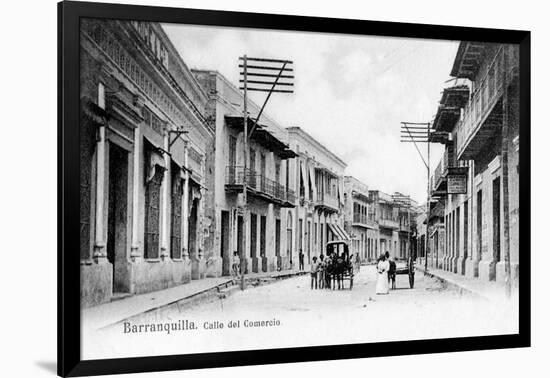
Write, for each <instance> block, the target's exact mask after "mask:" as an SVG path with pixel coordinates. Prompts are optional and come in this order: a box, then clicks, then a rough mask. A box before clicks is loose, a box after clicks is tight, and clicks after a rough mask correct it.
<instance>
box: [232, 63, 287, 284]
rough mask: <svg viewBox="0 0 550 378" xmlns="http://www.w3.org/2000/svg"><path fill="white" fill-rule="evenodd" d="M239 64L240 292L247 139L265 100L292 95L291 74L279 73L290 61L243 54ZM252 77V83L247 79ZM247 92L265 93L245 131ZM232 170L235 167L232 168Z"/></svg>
mask: <svg viewBox="0 0 550 378" xmlns="http://www.w3.org/2000/svg"><path fill="white" fill-rule="evenodd" d="M239 60H240V61H241V64H239V68H242V71H241V72H240V77H241V79H240V80H239V82H240V83H242V87H240V88H239V89H241V90H242V91H243V101H244V104H243V131H244V132H243V148H244V154H243V156H244V164H243V181H242V184H243V195H242V200H243V202H242V212H243V244H244V245H242V246H241V253H240V256H239V258H240V260H241V290H244V289H245V277H244V275H245V269H246V246H247V240H248V231H249V227H248V218H249V214H248V193H247V191H248V176H249V175H254V174H255V172H248V163H249V159H250V157H249V156H250V148H249V139H250V138H251V136H252V135H253V133H254V130H255V129H256V128H257V127H258V121H259V120H260V117H261V116H262V113H263V111H264V109H265V106H266V105H267V102H268V101H269V98H270V97H271V95H272V94H273V93H274V92H277V93H294V90H293V89H288V88H289V87H290V88H292V87H293V86H294V83H293V81H292V80H289V79H294V76H293V75H283V73H289V72H293V68H291V67H290V65H292V61H290V60H281V59H264V58H251V57H248V56H247V55H246V54H245V55H244V56H242V57H240V58H239ZM249 61H252V62H253V64H252V65H249V64H248V62H249ZM254 62H260V63H259V64H261V65H256V63H254ZM249 77H252V80H249ZM281 79H283V80H281ZM248 91H258V92H268V94H267V96H266V99H265V101H264V103H263V105H262V107H261V108H260V111H259V112H258V114H257V115H256V117H254V120H253V121H252V122H253V123H252V126H251V127H250V131H249V130H248V126H249V121H251V117H249V116H248ZM235 168H236V167H235ZM234 174H235V175H236V176H237V177H238V170H237V169H235V173H234Z"/></svg>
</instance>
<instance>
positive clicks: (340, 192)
mask: <svg viewBox="0 0 550 378" xmlns="http://www.w3.org/2000/svg"><path fill="white" fill-rule="evenodd" d="M338 199H339V200H340V205H342V206H343V205H344V180H342V179H341V178H338Z"/></svg>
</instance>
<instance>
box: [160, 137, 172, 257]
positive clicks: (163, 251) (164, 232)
mask: <svg viewBox="0 0 550 378" xmlns="http://www.w3.org/2000/svg"><path fill="white" fill-rule="evenodd" d="M169 135H170V134H169V133H168V129H165V131H164V151H168V136H169ZM162 156H163V158H164V165H165V167H166V169H165V170H164V173H163V177H162V193H163V195H162V198H161V207H160V209H161V210H160V211H161V223H160V227H161V230H160V232H161V238H160V257H161V259H163V260H164V259H166V258H168V257H169V256H170V252H169V250H168V198H169V196H170V185H168V184H169V182H168V180H169V177H170V176H169V175H170V156H169V155H168V154H167V153H166V152H163V154H162Z"/></svg>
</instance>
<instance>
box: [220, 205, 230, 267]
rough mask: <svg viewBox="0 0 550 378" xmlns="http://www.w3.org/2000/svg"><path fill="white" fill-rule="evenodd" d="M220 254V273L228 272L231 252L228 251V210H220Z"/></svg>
mask: <svg viewBox="0 0 550 378" xmlns="http://www.w3.org/2000/svg"><path fill="white" fill-rule="evenodd" d="M221 214H222V216H221V222H222V224H221V243H220V256H221V258H222V275H223V276H228V275H229V274H230V261H231V256H232V255H233V253H230V251H229V211H225V210H222V213H221Z"/></svg>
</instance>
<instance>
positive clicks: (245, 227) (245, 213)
mask: <svg viewBox="0 0 550 378" xmlns="http://www.w3.org/2000/svg"><path fill="white" fill-rule="evenodd" d="M247 70H248V64H247V57H246V54H245V55H244V57H243V77H244V84H243V97H244V104H243V130H244V134H243V135H244V138H243V144H244V164H243V234H244V235H243V245H241V255H240V256H239V259H240V260H241V290H244V287H245V280H244V272H245V269H246V261H245V256H246V250H245V249H246V248H245V247H246V240H247V238H248V208H247V207H248V206H247V198H246V195H247V182H246V181H247V178H248V168H247V167H248V159H249V158H248V153H249V150H248V98H247V92H248V88H247V84H248V75H247V74H248V73H247ZM235 174H238V173H237V172H235Z"/></svg>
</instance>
